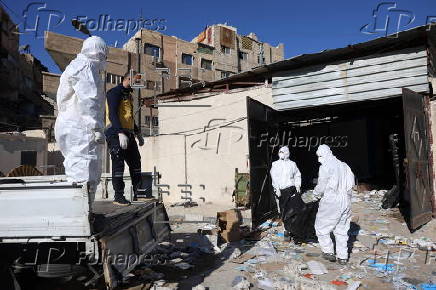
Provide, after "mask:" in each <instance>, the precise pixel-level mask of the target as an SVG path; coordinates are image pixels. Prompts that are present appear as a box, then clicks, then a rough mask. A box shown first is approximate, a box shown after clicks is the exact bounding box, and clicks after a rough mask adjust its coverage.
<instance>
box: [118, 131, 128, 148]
mask: <svg viewBox="0 0 436 290" xmlns="http://www.w3.org/2000/svg"><path fill="white" fill-rule="evenodd" d="M118 139H119V140H120V147H121V149H123V150H126V149H127V145H128V144H129V137H127V135H126V134H124V133H118Z"/></svg>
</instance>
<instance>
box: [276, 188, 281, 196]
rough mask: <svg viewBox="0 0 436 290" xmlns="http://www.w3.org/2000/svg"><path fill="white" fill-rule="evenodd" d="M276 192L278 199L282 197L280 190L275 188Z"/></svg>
mask: <svg viewBox="0 0 436 290" xmlns="http://www.w3.org/2000/svg"><path fill="white" fill-rule="evenodd" d="M274 192H275V194H276V196H277V197H280V196H281V195H282V194H281V192H280V189H278V188H274Z"/></svg>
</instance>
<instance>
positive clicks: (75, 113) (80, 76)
mask: <svg viewBox="0 0 436 290" xmlns="http://www.w3.org/2000/svg"><path fill="white" fill-rule="evenodd" d="M107 50H108V48H107V45H106V43H105V42H104V40H103V39H102V38H100V37H98V36H91V37H89V38H87V39H86V40H85V41H84V42H83V46H82V50H81V52H80V53H79V54H78V55H77V57H76V58H75V59H74V60H73V61H71V63H70V64H69V65H68V66H67V67H66V69H65V71H64V72H63V73H62V75H61V78H60V84H59V88H58V91H57V105H58V116H57V119H56V124H55V137H56V141H57V142H58V145H59V148H60V150H61V152H62V155H63V156H64V158H65V160H64V167H65V173H66V175H67V179H68V181H70V182H76V183H85V182H86V183H87V185H88V190H89V191H90V192H91V191H93V192H94V193H95V189H96V186H97V184H98V183H99V182H100V177H101V170H102V168H101V161H102V149H103V148H102V146H103V144H104V141H105V137H104V134H103V129H104V123H103V122H104V108H105V106H104V104H105V103H104V102H105V93H104V88H103V80H102V77H101V72H102V71H104V70H105V67H106V55H107ZM90 197H92V195H90Z"/></svg>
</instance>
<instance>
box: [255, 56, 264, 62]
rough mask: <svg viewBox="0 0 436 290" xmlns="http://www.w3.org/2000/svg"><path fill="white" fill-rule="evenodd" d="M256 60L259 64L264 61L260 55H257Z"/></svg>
mask: <svg viewBox="0 0 436 290" xmlns="http://www.w3.org/2000/svg"><path fill="white" fill-rule="evenodd" d="M257 62H258V63H260V64H264V63H265V58H264V57H263V56H262V55H258V56H257Z"/></svg>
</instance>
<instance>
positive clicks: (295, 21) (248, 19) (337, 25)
mask: <svg viewBox="0 0 436 290" xmlns="http://www.w3.org/2000/svg"><path fill="white" fill-rule="evenodd" d="M30 3H37V2H36V1H21V0H18V1H17V0H1V1H0V5H2V6H5V5H6V6H7V7H8V8H6V10H7V11H8V13H9V14H10V15H11V17H12V19H13V20H14V21H15V22H16V23H21V26H20V27H21V29H23V28H27V30H30V28H32V23H35V19H37V17H39V26H38V33H40V34H41V33H42V31H43V30H44V27H47V23H48V18H49V17H48V15H49V14H50V13H52V14H54V15H61V16H63V15H65V20H64V22H62V23H60V24H58V25H54V24H56V23H57V21H58V19H60V18H57V16H54V17H52V25H51V27H50V30H52V31H54V32H57V33H63V34H66V35H70V36H75V37H81V38H85V37H86V36H85V35H83V34H81V33H80V32H77V31H75V30H74V29H73V27H72V26H71V24H70V23H71V19H72V18H74V17H76V16H86V17H88V19H98V18H99V16H100V15H103V14H106V15H109V16H110V18H112V19H125V20H127V19H139V17H140V14H141V11H142V16H143V18H145V19H156V18H157V19H164V20H165V22H163V23H164V25H165V26H166V30H165V31H163V33H165V34H168V35H175V36H177V37H179V38H181V39H185V40H191V39H192V38H193V37H195V36H196V35H197V34H198V33H199V32H200V31H201V30H202V29H203V28H204V27H205V26H206V25H212V24H215V23H224V22H227V23H228V24H229V25H232V26H235V27H237V28H238V33H239V34H248V33H249V32H255V33H256V34H257V35H258V37H259V39H260V40H261V41H265V42H269V43H271V44H273V45H276V44H278V43H280V42H281V43H284V44H285V57H286V58H290V57H293V56H295V55H299V54H303V53H311V52H318V51H321V50H324V49H331V48H337V47H343V46H346V45H348V44H353V43H357V42H364V41H367V40H370V39H373V38H376V37H380V36H384V32H383V29H380V28H383V27H384V25H383V23H384V21H385V19H387V17H388V16H389V19H390V20H391V21H390V26H389V30H390V31H391V32H395V30H396V27H397V25H396V23H398V21H400V22H399V23H400V24H399V25H400V30H402V29H409V28H412V27H415V26H418V25H423V24H425V23H426V22H427V21H428V19H429V18H428V17H432V16H433V17H432V18H430V19H432V21H433V22H436V0H415V1H412V0H409V1H407V0H399V1H375V0H365V1H351V0H348V1H346V0H337V1H334V0H331V1H292V0H287V1H259V0H252V1H246V0H244V1H242V0H239V1H237V0H233V1H227V0H221V1H210V2H208V1H204V0H203V1H197V0H195V1H139V0H130V1H115V0H106V1H91V0H88V1H83V0H74V1H63V0H62V1H45V2H43V1H41V2H39V3H40V4H33V5H31V6H30V9H29V11H28V13H27V15H28V16H27V18H23V16H22V14H23V11H24V10H25V9H26V7H27V6H28V5H29V4H30ZM381 3H386V4H383V5H382V6H381V7H380V9H379V11H378V12H377V15H378V17H377V21H378V23H377V26H376V27H377V28H378V31H375V33H372V34H368V33H367V34H365V33H362V32H361V28H362V26H364V25H365V24H372V23H373V21H374V20H373V10H375V9H377V7H378V5H380V4H381ZM388 3H390V4H388ZM44 5H45V8H40V9H39V10H38V8H39V7H43V6H44ZM267 5H269V7H268V6H267ZM394 6H395V7H394ZM11 10H12V11H14V12H11ZM48 10H51V11H52V12H50V13H49V12H47V11H48ZM38 11H39V12H38ZM402 14H403V16H401V18H399V17H398V16H399V15H402ZM412 16H414V17H415V19H414V20H413V22H411V23H409V22H410V19H411V17H412ZM26 19H28V21H27V23H26V22H25V20H26ZM398 19H400V20H398ZM371 27H373V26H370V27H369V28H370V29H368V30H367V32H374V29H371ZM434 29H436V26H435V28H434ZM93 34H95V35H98V36H101V37H103V38H104V39H105V40H106V42H107V43H108V44H109V45H112V46H113V45H114V44H115V42H116V41H117V42H118V46H119V47H120V46H122V44H123V43H125V42H126V40H127V39H129V38H130V36H132V34H133V33H130V34H127V33H126V32H124V31H96V32H95V33H93ZM20 44H29V45H30V51H31V53H33V54H34V55H35V56H36V57H37V58H39V59H40V60H41V61H42V63H43V64H44V65H45V66H47V67H48V68H49V71H52V72H57V73H58V72H60V71H59V69H58V67H57V66H56V64H55V63H54V62H53V60H52V59H51V57H50V56H49V54H48V53H47V52H46V51H45V49H44V41H43V39H42V38H38V37H36V36H35V33H33V32H30V31H28V32H26V33H25V34H23V35H22V36H21V38H20Z"/></svg>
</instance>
